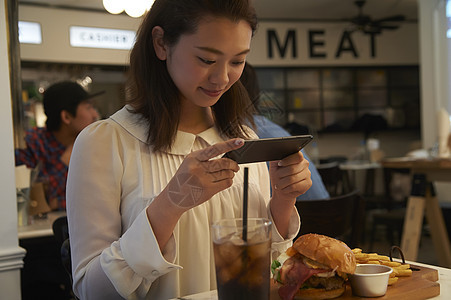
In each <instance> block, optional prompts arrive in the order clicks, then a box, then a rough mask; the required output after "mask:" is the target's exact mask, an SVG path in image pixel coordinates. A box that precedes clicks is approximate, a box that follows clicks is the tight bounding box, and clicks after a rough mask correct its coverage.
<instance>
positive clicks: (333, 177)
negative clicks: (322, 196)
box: [316, 162, 344, 197]
mask: <svg viewBox="0 0 451 300" xmlns="http://www.w3.org/2000/svg"><path fill="white" fill-rule="evenodd" d="M316 169H317V170H318V173H319V175H320V176H321V179H322V180H323V183H324V186H325V187H326V189H327V191H328V192H329V195H331V196H332V197H333V196H337V195H341V194H343V192H344V190H343V171H342V170H341V169H340V167H339V162H329V163H321V164H318V165H316Z"/></svg>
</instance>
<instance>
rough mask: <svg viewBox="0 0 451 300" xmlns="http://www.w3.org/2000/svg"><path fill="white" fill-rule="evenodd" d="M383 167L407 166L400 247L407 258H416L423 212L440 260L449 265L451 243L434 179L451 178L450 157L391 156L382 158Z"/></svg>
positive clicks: (446, 179) (413, 259)
mask: <svg viewBox="0 0 451 300" xmlns="http://www.w3.org/2000/svg"><path fill="white" fill-rule="evenodd" d="M381 164H382V166H383V167H385V168H393V169H396V168H399V169H410V171H411V175H412V193H411V195H410V196H409V199H408V202H407V209H406V215H405V218H404V226H403V234H402V241H401V248H402V249H403V252H404V255H405V257H406V259H408V260H412V261H415V260H416V259H417V255H418V247H419V243H420V237H421V228H422V223H423V217H424V214H426V218H427V221H428V223H429V226H430V228H431V237H432V242H433V244H434V248H435V251H436V254H437V257H438V260H439V263H440V264H441V265H443V266H446V267H448V268H450V267H451V246H450V241H449V235H448V232H447V230H446V226H445V222H444V219H443V214H442V211H441V208H440V205H439V202H438V199H437V197H435V195H433V190H432V185H431V184H430V183H431V182H433V181H451V160H450V159H440V158H435V159H419V158H409V157H402V158H391V159H385V160H384V161H382V162H381Z"/></svg>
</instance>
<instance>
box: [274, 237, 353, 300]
mask: <svg viewBox="0 0 451 300" xmlns="http://www.w3.org/2000/svg"><path fill="white" fill-rule="evenodd" d="M355 268H356V259H355V256H354V253H353V252H352V251H351V249H350V248H349V247H348V246H347V245H346V244H345V243H343V242H341V241H339V240H336V239H334V238H331V237H328V236H324V235H320V234H305V235H301V236H300V237H299V238H298V239H297V240H296V241H295V242H294V244H293V246H292V247H290V248H289V249H288V250H287V251H286V252H285V253H283V254H282V255H280V256H279V257H278V258H277V260H275V261H273V263H272V265H271V270H272V273H273V277H274V280H276V281H277V282H278V285H280V287H279V290H278V292H279V296H280V298H281V299H283V300H292V299H332V298H336V297H339V296H341V295H342V294H343V293H344V292H345V288H346V287H345V283H346V281H347V275H348V274H353V273H354V271H355Z"/></svg>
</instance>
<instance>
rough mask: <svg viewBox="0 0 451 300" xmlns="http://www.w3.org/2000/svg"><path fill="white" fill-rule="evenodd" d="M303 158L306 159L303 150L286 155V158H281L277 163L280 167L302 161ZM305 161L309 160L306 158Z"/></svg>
mask: <svg viewBox="0 0 451 300" xmlns="http://www.w3.org/2000/svg"><path fill="white" fill-rule="evenodd" d="M302 160H304V155H303V154H302V152H301V151H298V152H296V153H293V154H291V155H289V156H287V157H285V158H284V159H282V160H280V161H279V162H278V164H277V165H278V166H279V167H285V166H289V165H293V164H297V163H300V162H301V161H302ZM305 161H307V160H306V159H305Z"/></svg>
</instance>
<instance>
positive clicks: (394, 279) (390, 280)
mask: <svg viewBox="0 0 451 300" xmlns="http://www.w3.org/2000/svg"><path fill="white" fill-rule="evenodd" d="M397 281H398V277H393V278H388V285H393V284H395V283H396V282H397Z"/></svg>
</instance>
